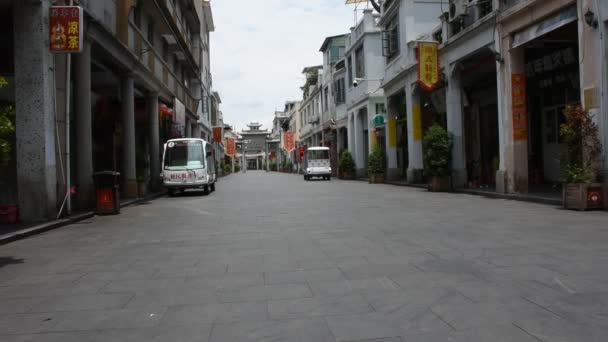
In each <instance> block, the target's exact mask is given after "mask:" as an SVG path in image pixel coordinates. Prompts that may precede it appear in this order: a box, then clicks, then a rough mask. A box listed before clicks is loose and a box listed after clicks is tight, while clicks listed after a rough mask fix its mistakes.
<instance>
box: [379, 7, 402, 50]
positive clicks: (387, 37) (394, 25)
mask: <svg viewBox="0 0 608 342" xmlns="http://www.w3.org/2000/svg"><path fill="white" fill-rule="evenodd" d="M398 19H399V16H398V15H395V16H394V17H393V18H392V19H391V20H390V21H389V22H388V23H387V24H386V30H385V31H384V32H382V54H383V55H384V57H386V60H387V61H391V60H393V59H394V58H395V57H396V56H397V55H399V20H398Z"/></svg>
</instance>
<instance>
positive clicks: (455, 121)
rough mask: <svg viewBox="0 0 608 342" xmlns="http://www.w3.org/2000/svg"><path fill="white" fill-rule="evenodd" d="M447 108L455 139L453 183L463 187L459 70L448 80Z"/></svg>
mask: <svg viewBox="0 0 608 342" xmlns="http://www.w3.org/2000/svg"><path fill="white" fill-rule="evenodd" d="M447 109H448V113H447V122H448V131H449V132H450V133H451V135H452V139H453V146H452V184H453V186H454V187H455V188H462V187H465V186H466V184H467V170H466V159H465V149H464V130H463V123H462V120H463V117H462V112H463V110H462V87H461V84H460V73H459V72H458V71H455V72H454V73H453V74H452V75H451V77H450V79H449V80H448V89H447Z"/></svg>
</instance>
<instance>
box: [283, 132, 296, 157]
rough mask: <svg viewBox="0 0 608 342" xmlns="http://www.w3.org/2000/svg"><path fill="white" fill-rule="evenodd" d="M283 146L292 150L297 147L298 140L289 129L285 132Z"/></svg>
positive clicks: (289, 150)
mask: <svg viewBox="0 0 608 342" xmlns="http://www.w3.org/2000/svg"><path fill="white" fill-rule="evenodd" d="M283 139H284V140H283V146H284V149H285V151H287V152H292V151H293V150H295V149H296V141H295V136H294V134H293V132H291V131H287V132H285V133H283Z"/></svg>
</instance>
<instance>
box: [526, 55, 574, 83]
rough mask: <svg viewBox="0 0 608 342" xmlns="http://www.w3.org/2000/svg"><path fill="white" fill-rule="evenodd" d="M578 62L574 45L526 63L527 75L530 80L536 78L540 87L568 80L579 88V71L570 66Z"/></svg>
mask: <svg viewBox="0 0 608 342" xmlns="http://www.w3.org/2000/svg"><path fill="white" fill-rule="evenodd" d="M577 63H578V56H577V53H576V50H575V49H574V48H573V47H568V48H566V49H563V50H557V51H553V52H551V53H549V54H547V55H544V56H542V57H539V58H536V59H533V60H531V61H530V62H528V63H526V65H525V70H526V77H527V78H528V79H529V80H530V79H533V78H534V79H535V81H534V82H535V84H537V85H538V87H539V88H540V89H544V88H550V87H552V86H557V85H560V84H564V83H566V82H570V83H571V84H572V87H573V88H579V80H578V73H577V72H575V71H573V70H572V68H569V67H571V66H574V65H575V64H577Z"/></svg>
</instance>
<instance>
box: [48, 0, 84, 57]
mask: <svg viewBox="0 0 608 342" xmlns="http://www.w3.org/2000/svg"><path fill="white" fill-rule="evenodd" d="M49 26H50V27H49V33H50V38H51V40H50V46H49V49H50V51H51V52H80V51H82V38H83V36H84V34H83V32H82V29H83V25H82V7H80V6H51V9H50V15H49Z"/></svg>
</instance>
